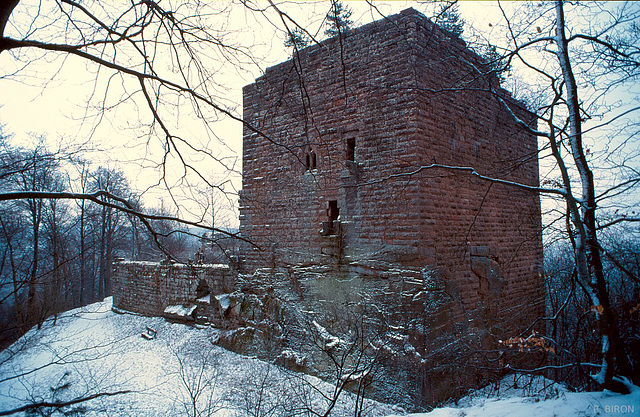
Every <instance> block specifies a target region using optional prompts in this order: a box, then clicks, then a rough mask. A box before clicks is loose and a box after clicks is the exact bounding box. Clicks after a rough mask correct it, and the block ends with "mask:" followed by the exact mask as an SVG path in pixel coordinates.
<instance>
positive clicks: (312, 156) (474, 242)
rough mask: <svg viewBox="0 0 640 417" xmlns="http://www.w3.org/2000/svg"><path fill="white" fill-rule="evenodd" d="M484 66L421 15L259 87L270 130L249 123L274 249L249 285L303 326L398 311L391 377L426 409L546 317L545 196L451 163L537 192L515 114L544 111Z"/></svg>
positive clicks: (250, 211)
mask: <svg viewBox="0 0 640 417" xmlns="http://www.w3.org/2000/svg"><path fill="white" fill-rule="evenodd" d="M486 69H487V68H486V67H485V66H484V64H483V61H482V58H481V57H479V56H478V55H476V54H475V53H474V52H473V51H471V50H470V49H468V48H467V47H466V45H465V43H464V42H463V41H462V40H460V39H459V38H457V37H455V36H453V35H451V34H449V33H448V32H445V31H443V30H441V29H439V28H438V27H437V26H435V25H433V24H432V23H431V22H430V21H429V20H428V19H426V18H425V17H424V16H423V15H421V14H420V13H418V12H416V11H415V10H413V9H409V10H405V11H404V12H402V13H400V14H398V15H395V16H390V17H388V18H386V19H383V20H380V21H377V22H373V23H371V24H368V25H365V26H363V27H360V28H357V29H355V30H352V31H350V32H348V33H347V34H345V36H344V37H343V38H342V39H340V40H338V39H329V40H327V41H324V42H322V43H321V44H320V45H314V46H311V47H308V48H306V49H304V50H302V51H300V54H299V55H297V56H296V57H295V59H293V60H291V61H288V62H284V63H282V64H279V65H276V66H274V67H272V68H268V69H267V71H266V73H265V74H264V75H263V76H262V77H260V78H258V79H257V80H256V82H255V83H254V84H251V85H248V86H246V87H245V88H244V90H243V99H244V119H245V120H246V121H247V122H248V123H249V124H250V125H251V126H254V127H255V128H256V130H254V129H251V128H249V127H248V126H245V130H244V149H243V189H242V192H241V194H240V231H241V233H242V235H243V236H244V237H245V238H248V239H250V240H251V241H252V242H253V243H255V244H256V245H257V247H258V248H259V249H257V248H256V246H253V247H248V246H247V247H246V248H245V249H244V251H243V253H242V256H241V258H242V259H241V260H242V266H243V268H244V272H246V273H247V274H246V276H244V277H242V278H241V280H242V281H244V283H243V284H242V288H244V289H245V290H249V289H250V288H253V289H252V290H251V291H254V292H255V291H257V290H256V288H274V289H275V292H276V293H278V292H279V291H281V292H280V294H279V295H278V297H283V299H287V300H286V302H287V303H297V304H298V305H299V307H298V309H299V310H301V311H307V312H308V313H304V314H298V313H295V312H292V313H291V314H293V315H296V314H297V316H296V320H294V321H296V322H298V323H303V322H304V321H305V320H307V319H309V317H314V320H321V317H323V318H324V319H325V320H329V318H328V316H327V315H326V314H324V316H323V314H321V312H322V311H327V310H330V309H332V308H334V309H335V308H336V305H348V306H351V307H350V308H351V311H357V310H358V308H361V307H362V306H361V305H359V304H358V303H370V305H371V306H377V307H378V308H379V309H380V310H381V311H382V310H385V309H386V310H387V313H388V314H387V316H385V319H384V320H386V323H387V325H388V326H392V327H393V328H395V329H397V330H393V331H392V333H393V335H394V336H393V338H392V340H396V342H393V343H391V344H389V345H388V346H385V349H388V351H389V354H388V355H387V357H386V359H385V363H386V365H385V369H387V370H389V369H394V368H395V369H396V371H397V372H396V379H395V380H397V377H398V375H400V374H402V373H404V374H403V375H405V377H406V379H407V381H408V382H407V386H409V387H410V388H411V389H413V390H414V394H412V395H415V397H413V398H412V399H409V400H408V401H413V402H415V403H419V404H425V403H429V402H433V401H437V400H439V399H443V396H446V395H447V393H451V392H453V391H454V390H455V389H458V390H459V389H461V387H465V386H469V385H470V384H472V383H473V382H474V381H472V380H471V381H470V377H469V375H468V374H467V375H466V376H465V375H463V374H462V373H460V369H459V368H460V361H461V360H462V359H461V358H468V357H469V352H470V351H473V350H474V349H475V350H477V351H486V350H487V349H490V348H491V347H492V346H494V345H493V343H494V342H495V340H494V339H495V338H496V337H500V335H503V334H509V333H510V332H516V331H518V330H519V329H520V330H521V329H522V328H524V327H527V326H528V325H529V324H530V323H531V322H532V320H533V319H534V318H535V317H539V316H540V315H542V314H543V312H544V310H543V299H544V297H543V294H544V287H543V285H542V275H541V265H542V240H541V239H542V233H541V218H540V201H539V197H538V195H537V194H536V193H535V192H531V191H528V190H524V189H523V188H518V187H513V186H510V185H506V184H504V183H496V182H493V183H490V182H486V181H483V180H481V179H479V178H477V177H474V176H472V175H471V172H472V171H471V169H466V170H461V169H448V168H446V167H470V168H473V170H474V171H475V172H477V173H479V174H482V175H485V176H488V177H492V178H497V179H500V180H506V181H509V182H515V183H520V184H525V185H529V186H537V185H538V181H539V180H538V161H537V140H536V138H535V137H534V136H533V135H531V134H529V133H528V132H526V131H525V130H523V129H521V128H520V127H519V126H518V124H517V123H516V122H515V120H514V118H513V114H515V115H516V116H517V117H518V118H520V119H521V120H522V121H524V122H525V123H531V124H532V125H533V124H535V121H534V118H533V116H532V115H531V114H530V113H529V112H527V111H526V110H525V109H524V107H523V106H522V105H521V104H520V103H517V102H516V101H515V100H513V99H512V98H511V97H510V96H509V94H508V93H507V92H506V91H504V90H502V89H501V88H500V87H499V83H498V79H497V78H496V77H495V75H494V74H488V75H483V74H482V73H481V72H482V71H483V70H486ZM489 90H491V92H489ZM498 96H499V97H500V98H499V99H498V98H497V97H498ZM505 105H508V106H509V109H507V108H506V107H505ZM327 267H329V269H325V270H322V269H321V268H327ZM261 268H267V269H261ZM267 271H270V272H267ZM285 271H286V272H285ZM254 272H255V273H254ZM243 291H244V290H243ZM296 298H297V299H296ZM355 300H359V301H355ZM323 309H324V310H323ZM365 310H366V309H362V310H361V311H365ZM349 311H350V310H349V309H346V310H345V312H344V314H343V315H348V314H350V313H349ZM366 314H368V315H369V316H368V319H367V320H369V319H370V318H371V315H372V314H374V313H373V312H372V311H366ZM380 320H382V319H380ZM329 321H330V320H329ZM322 324H323V325H327V326H329V324H327V323H324V322H322ZM329 327H331V326H329ZM339 327H340V326H337V325H336V329H339ZM392 327H387V330H385V331H390V330H389V329H391V328H392ZM303 330H304V329H301V330H300V331H299V332H298V334H297V335H296V337H297V338H299V339H304V338H305V337H308V333H307V334H305V332H304V331H303ZM290 333H293V334H295V333H296V332H295V331H293V330H291V329H290ZM294 339H295V338H294ZM294 339H292V340H294ZM294 341H295V340H294ZM294 344H295V343H294ZM294 347H295V348H296V352H302V353H303V354H304V355H306V356H305V357H307V358H309V361H310V362H317V358H314V356H313V353H311V352H305V351H304V347H303V346H294ZM315 365H318V364H317V363H315ZM476 376H477V377H478V378H480V375H479V373H478V374H477V375H476ZM471 379H473V378H471ZM475 382H477V381H475ZM396 394H397V395H403V394H402V393H396ZM393 397H394V395H390V396H389V398H393Z"/></svg>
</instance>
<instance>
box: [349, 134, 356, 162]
mask: <svg viewBox="0 0 640 417" xmlns="http://www.w3.org/2000/svg"><path fill="white" fill-rule="evenodd" d="M355 160H356V138H348V139H347V161H355Z"/></svg>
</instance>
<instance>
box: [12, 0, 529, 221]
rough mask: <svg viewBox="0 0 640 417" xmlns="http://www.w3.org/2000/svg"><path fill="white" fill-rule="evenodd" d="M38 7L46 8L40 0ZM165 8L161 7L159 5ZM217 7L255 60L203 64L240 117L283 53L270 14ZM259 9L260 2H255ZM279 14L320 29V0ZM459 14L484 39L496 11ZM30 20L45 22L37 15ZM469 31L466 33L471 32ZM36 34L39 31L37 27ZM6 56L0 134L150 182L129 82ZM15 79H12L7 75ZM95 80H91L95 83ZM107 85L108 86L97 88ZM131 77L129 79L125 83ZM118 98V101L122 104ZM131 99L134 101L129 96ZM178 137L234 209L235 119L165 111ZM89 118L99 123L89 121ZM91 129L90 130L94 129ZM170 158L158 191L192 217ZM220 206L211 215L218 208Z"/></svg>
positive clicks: (58, 59)
mask: <svg viewBox="0 0 640 417" xmlns="http://www.w3.org/2000/svg"><path fill="white" fill-rule="evenodd" d="M45 3H46V2H45ZM344 3H345V4H346V5H347V6H349V7H350V8H351V9H352V10H353V15H352V19H353V20H354V21H355V26H358V25H361V24H364V23H367V22H370V21H372V20H377V19H379V18H380V14H379V13H380V12H381V13H383V14H393V13H397V12H399V11H401V10H403V9H405V8H407V7H414V8H416V9H418V10H420V11H422V12H425V14H426V15H427V16H430V15H431V13H432V10H433V8H434V6H433V5H432V4H428V3H421V2H405V1H394V2H375V3H374V4H375V5H376V7H377V8H378V10H374V9H372V8H371V7H370V6H369V5H368V4H367V3H366V2H365V1H346V2H344ZM37 4H38V1H37V0H32V1H31V4H29V3H28V1H27V0H22V1H21V2H20V5H19V6H18V8H19V9H17V10H16V12H14V15H12V20H11V21H10V24H9V26H8V29H7V30H8V34H9V35H10V36H19V34H20V33H25V32H26V31H27V30H28V29H29V28H31V27H32V26H31V25H32V23H33V20H34V14H35V11H36V10H37ZM162 4H163V5H164V7H165V8H166V7H167V5H168V4H170V2H168V1H165V2H162ZM213 4H215V5H216V7H219V8H220V9H221V10H222V9H224V14H222V13H221V15H220V16H218V17H212V19H215V18H219V19H223V20H221V21H220V27H224V30H225V31H226V32H227V33H228V36H229V37H230V38H229V39H231V40H233V41H234V42H237V43H238V44H242V45H244V46H248V47H249V46H250V47H251V53H252V54H253V56H254V58H255V59H256V62H257V64H246V65H239V64H237V63H235V64H234V65H230V64H229V63H227V62H224V60H219V61H215V60H213V61H211V66H212V67H214V70H215V74H216V77H215V80H213V81H214V83H215V85H216V87H215V92H216V94H217V95H218V97H217V100H218V102H220V103H222V104H223V105H224V106H225V107H226V108H228V109H229V110H230V111H231V112H232V113H234V114H236V115H238V116H241V114H242V107H241V106H242V104H241V103H242V97H241V88H242V86H244V85H246V84H249V83H251V82H253V80H254V79H255V78H256V77H257V76H259V75H260V74H261V72H262V71H263V70H264V69H265V68H266V67H268V66H270V65H273V64H275V63H278V62H281V61H283V60H285V59H287V57H288V55H289V54H290V51H288V50H287V48H285V47H284V46H283V39H284V36H285V35H284V32H283V31H282V28H281V27H276V26H279V25H278V23H279V22H278V20H277V19H276V18H275V15H274V14H273V13H271V14H269V12H267V14H266V15H263V14H260V13H254V12H251V11H249V10H247V9H246V8H244V7H243V6H242V5H241V4H234V5H232V6H231V8H226V7H227V5H228V3H227V2H222V1H219V2H215V3H213ZM261 4H262V5H264V6H265V7H266V6H268V3H261ZM518 6H519V3H505V8H507V9H512V8H513V7H518ZM280 7H281V8H282V9H283V11H285V12H287V13H288V14H290V15H291V16H292V17H293V18H294V19H296V21H298V22H299V23H301V24H302V25H303V26H305V27H306V28H308V30H309V31H310V32H311V33H318V34H319V38H320V39H322V38H323V35H322V31H323V29H324V27H323V25H322V23H323V18H324V16H325V14H326V11H327V10H328V8H329V3H328V2H314V1H302V2H281V3H280ZM459 8H460V13H461V15H462V17H463V19H465V21H466V22H467V23H466V29H465V33H466V34H467V35H468V34H469V33H471V32H472V31H473V30H475V31H479V32H480V33H481V34H482V35H483V36H486V37H488V38H489V39H491V37H492V36H494V33H495V32H496V31H497V29H496V28H497V27H498V26H499V23H500V21H501V20H502V15H501V12H500V10H499V8H498V7H497V5H496V4H495V3H493V2H475V1H474V2H471V1H463V2H460V4H459ZM36 22H43V24H47V23H52V25H55V23H56V22H47V21H46V19H45V18H43V17H42V16H40V17H38V19H36ZM471 27H473V28H474V29H471ZM40 33H47V32H46V31H44V32H40ZM49 36H51V37H52V38H53V39H56V41H58V42H62V41H61V40H60V39H62V38H61V37H60V34H53V35H51V34H49ZM21 65H23V64H21V63H20V62H18V61H16V60H15V59H14V57H13V56H12V55H11V54H9V53H3V54H2V55H0V71H2V73H1V74H2V76H1V77H0V123H2V124H4V131H5V133H11V134H13V135H14V142H15V143H16V144H22V145H29V144H31V143H33V137H34V135H35V136H46V137H47V143H49V144H50V146H51V147H54V148H55V147H56V146H58V144H59V143H65V144H69V143H71V144H76V145H77V144H83V145H82V146H83V148H84V149H85V150H90V152H89V153H88V154H87V156H88V158H90V159H91V160H92V161H94V163H95V164H96V165H98V164H100V165H106V166H109V167H112V168H118V169H122V170H124V171H125V173H126V175H127V177H128V179H129V181H130V182H131V185H132V187H133V188H134V189H136V190H141V191H142V190H146V189H148V188H149V187H152V186H153V185H154V184H156V183H157V181H158V170H157V168H156V165H157V162H158V161H159V160H160V159H161V157H162V148H161V147H160V146H159V144H161V140H157V138H155V139H154V138H149V137H148V136H147V132H148V129H147V130H145V126H144V123H148V121H149V117H150V114H149V113H148V109H146V107H145V106H144V104H140V100H136V99H135V97H134V98H129V97H127V96H126V95H125V94H124V93H123V92H124V91H131V90H135V85H128V84H127V83H128V82H130V81H131V80H129V81H127V80H125V81H122V80H115V81H117V83H116V82H114V80H112V79H109V78H108V71H104V70H99V71H100V72H98V73H97V72H96V71H98V68H97V67H96V66H95V65H93V64H88V63H87V62H85V61H83V60H81V59H78V58H73V57H71V58H69V57H67V56H65V55H55V54H50V55H47V56H46V57H45V59H40V60H38V61H36V62H35V64H32V65H29V66H28V67H26V68H23V67H22V66H21ZM13 73H16V74H18V76H11V75H10V74H13ZM96 80H98V81H96ZM107 80H109V82H110V83H111V84H110V85H109V89H107V88H106V82H107ZM133 81H135V80H133ZM105 91H109V93H108V94H109V95H108V96H107V97H106V101H108V102H110V103H111V104H113V103H116V102H119V101H122V100H124V103H121V104H119V105H118V106H114V107H113V109H112V110H110V111H109V112H107V113H104V115H102V114H101V113H100V112H99V111H97V110H96V109H95V108H93V107H91V106H88V103H89V104H95V103H96V102H100V101H102V100H103V99H104V97H105V96H104V92H105ZM125 99H126V100H125ZM138 99H139V97H138ZM165 117H166V119H167V120H169V121H170V123H172V124H173V126H172V128H175V129H176V130H177V131H179V132H180V134H181V135H182V136H184V137H186V138H189V140H190V142H191V143H193V144H194V146H195V147H197V148H200V149H207V150H208V151H210V152H211V153H212V154H213V156H215V157H216V158H218V159H219V161H220V163H212V162H211V160H209V159H208V158H205V157H203V156H202V155H199V154H195V153H192V154H190V155H189V158H191V160H190V162H192V163H193V164H194V165H195V166H197V167H198V168H199V170H200V171H201V172H202V174H203V175H205V176H206V177H207V178H211V179H212V181H213V182H216V183H217V184H224V190H225V191H230V192H231V193H232V194H231V197H230V198H225V197H224V196H223V195H222V194H221V193H216V197H215V200H216V201H215V204H217V205H220V206H232V205H233V204H234V203H235V197H234V196H233V193H234V192H235V191H237V190H238V189H239V188H240V186H241V184H240V176H239V174H240V169H241V139H242V129H241V126H240V124H239V123H238V122H233V121H230V120H229V119H228V118H223V119H222V120H220V121H219V122H217V123H212V124H210V125H209V126H208V127H209V128H210V129H211V130H210V131H207V130H206V129H205V128H204V127H203V125H202V124H201V123H197V122H194V121H193V117H192V116H190V110H189V108H188V106H187V107H184V108H180V107H178V108H175V109H174V111H173V113H172V114H165ZM97 121H99V123H96V122H97ZM96 126H97V127H96ZM176 162H177V161H175V160H173V161H170V163H169V164H167V165H166V166H167V167H168V168H167V169H168V175H167V178H168V183H167V186H169V187H174V192H175V194H174V195H175V196H176V198H178V199H179V200H180V202H181V203H184V205H183V211H181V213H180V214H181V215H183V216H186V217H191V218H193V217H194V216H195V217H197V216H198V212H199V211H201V208H199V207H198V206H197V205H194V204H193V203H192V202H189V203H187V201H188V200H190V199H192V198H197V199H202V198H203V195H206V194H207V190H206V189H204V188H203V187H202V184H201V182H199V181H198V180H197V179H194V178H192V179H191V180H189V181H188V182H185V181H184V179H182V175H181V174H182V171H181V169H182V165H181V164H179V163H176ZM160 199H168V197H167V195H166V193H163V192H161V191H148V192H147V194H146V197H145V203H146V205H147V206H158V205H159V204H160V203H159V201H160ZM228 208H229V207H226V208H223V209H222V210H219V213H222V212H224V211H225V210H227V209H228ZM220 215H221V216H223V217H225V222H227V223H229V225H230V226H235V225H237V220H236V219H235V213H233V211H228V214H225V215H222V214H220Z"/></svg>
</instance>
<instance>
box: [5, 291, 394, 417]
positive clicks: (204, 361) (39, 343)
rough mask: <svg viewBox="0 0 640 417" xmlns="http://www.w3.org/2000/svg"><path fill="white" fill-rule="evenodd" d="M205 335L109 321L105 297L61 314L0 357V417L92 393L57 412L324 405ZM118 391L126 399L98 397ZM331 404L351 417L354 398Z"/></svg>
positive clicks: (203, 411)
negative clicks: (218, 345) (4, 413)
mask: <svg viewBox="0 0 640 417" xmlns="http://www.w3.org/2000/svg"><path fill="white" fill-rule="evenodd" d="M215 337H216V330H215V329H212V328H203V329H198V328H195V327H191V326H186V325H182V324H174V323H169V322H167V321H166V320H164V319H162V318H150V317H141V316H134V315H129V314H117V313H114V312H113V311H112V310H111V299H110V298H109V299H106V300H105V301H104V302H102V303H96V304H92V305H90V306H87V307H84V308H81V309H77V310H73V311H70V312H67V313H65V314H63V315H60V316H59V317H58V318H57V320H53V319H49V320H48V321H47V322H46V323H45V324H44V325H43V327H42V329H40V330H36V329H32V330H31V331H30V332H28V333H27V334H26V335H25V336H24V337H23V338H21V339H20V340H19V341H17V342H16V343H15V344H13V345H12V346H11V347H10V348H8V349H7V350H5V351H4V352H2V353H0V415H2V412H3V411H7V410H12V409H16V408H18V407H21V406H24V405H28V404H34V403H43V402H64V401H69V400H73V399H75V398H79V397H88V396H92V395H99V396H98V397H97V398H95V399H93V400H91V401H87V402H83V403H79V404H77V405H74V406H70V407H66V408H65V410H72V409H75V410H76V411H77V413H76V414H71V415H93V416H98V415H99V416H102V415H107V416H163V417H164V416H194V415H197V416H206V415H213V414H215V415H220V416H248V415H256V416H278V415H310V414H309V412H308V410H313V411H314V412H318V413H319V412H324V410H326V409H327V408H328V407H329V401H328V399H327V398H332V397H333V387H332V386H330V385H329V384H326V383H324V382H322V381H320V380H318V379H317V378H312V377H309V376H305V375H302V374H297V373H292V372H289V371H286V370H284V369H281V368H279V367H276V366H273V365H270V364H267V363H265V362H262V361H259V360H257V359H253V358H247V357H245V356H241V355H238V354H235V353H232V352H229V351H227V350H225V349H222V348H220V347H217V346H214V345H213V344H212V342H211V340H212V339H213V338H215ZM122 391H130V392H126V393H120V394H117V395H101V394H106V393H117V392H122ZM339 398H340V400H339V402H338V404H337V405H336V406H335V408H334V413H333V414H332V415H351V414H352V411H350V410H352V409H353V408H354V404H355V403H354V402H355V397H354V396H353V395H351V394H349V393H346V394H345V393H343V394H342V395H340V397H339ZM365 409H366V410H367V414H366V415H371V416H384V415H388V414H392V413H394V412H396V413H397V412H398V411H399V409H397V408H393V407H391V406H388V405H385V404H381V403H377V402H375V401H369V400H367V401H366V402H365ZM38 415H39V414H38ZM44 415H47V414H46V413H45V414H44Z"/></svg>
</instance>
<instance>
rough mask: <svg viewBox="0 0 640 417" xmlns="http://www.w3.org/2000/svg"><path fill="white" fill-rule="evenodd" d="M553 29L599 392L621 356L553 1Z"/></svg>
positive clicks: (561, 20)
mask: <svg viewBox="0 0 640 417" xmlns="http://www.w3.org/2000/svg"><path fill="white" fill-rule="evenodd" d="M556 25H557V29H556V32H557V33H556V43H557V46H558V51H557V53H556V55H557V57H558V61H559V63H560V67H561V68H562V75H563V80H564V83H565V88H566V94H567V103H566V104H567V107H568V114H569V133H570V135H569V144H570V146H571V154H572V155H573V159H574V162H575V166H576V169H577V170H578V173H579V176H580V182H581V185H582V196H581V198H580V200H579V207H580V213H577V208H578V205H574V207H572V208H571V209H570V211H571V212H572V216H571V218H572V222H573V225H574V227H575V228H576V231H577V233H578V236H577V238H576V240H575V252H576V260H577V264H576V267H577V273H578V280H579V282H580V283H581V285H582V287H583V288H584V289H585V291H586V292H587V295H588V296H589V298H590V301H591V303H592V308H593V310H594V313H595V314H596V319H597V322H598V327H599V330H600V333H601V337H602V364H601V368H600V371H599V372H598V374H596V375H594V376H593V378H594V380H595V381H596V382H597V383H598V384H599V385H600V386H601V388H609V387H610V386H611V384H612V381H613V376H614V372H615V371H616V359H617V360H618V361H619V362H621V363H622V362H624V354H623V353H622V349H621V346H620V338H619V334H618V329H617V326H616V323H615V316H614V314H613V312H612V310H611V306H610V303H609V295H608V291H607V282H606V279H605V276H604V273H603V268H602V259H601V257H600V249H599V248H600V245H599V244H598V237H597V234H596V222H595V210H596V198H595V185H594V180H593V172H592V171H591V169H590V167H589V164H588V162H587V159H586V156H585V154H584V148H583V143H582V119H581V115H580V101H579V97H578V88H577V84H576V80H575V76H574V73H573V69H572V65H571V60H570V57H569V50H568V45H569V42H568V40H567V37H566V34H565V17H564V8H563V1H562V0H556ZM566 184H567V183H566V182H565V185H566ZM616 357H617V358H616ZM627 369H628V368H627Z"/></svg>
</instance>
